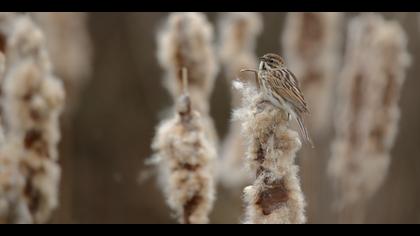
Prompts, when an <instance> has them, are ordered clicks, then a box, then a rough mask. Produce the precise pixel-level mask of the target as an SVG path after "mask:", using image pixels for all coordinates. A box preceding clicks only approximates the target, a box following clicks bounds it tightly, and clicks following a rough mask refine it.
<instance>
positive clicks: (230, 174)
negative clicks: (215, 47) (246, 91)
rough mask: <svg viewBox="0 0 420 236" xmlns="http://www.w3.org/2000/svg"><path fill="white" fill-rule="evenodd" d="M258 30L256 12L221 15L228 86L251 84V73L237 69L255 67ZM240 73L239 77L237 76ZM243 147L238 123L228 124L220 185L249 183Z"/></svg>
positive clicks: (237, 100)
mask: <svg viewBox="0 0 420 236" xmlns="http://www.w3.org/2000/svg"><path fill="white" fill-rule="evenodd" d="M261 31H262V19H261V15H260V14H259V13H256V12H230V13H224V14H223V15H222V16H221V20H220V36H221V39H220V45H219V55H220V59H221V62H222V63H223V65H224V67H225V77H226V79H227V81H228V84H231V83H232V81H233V79H235V78H236V77H237V76H241V78H243V79H246V80H247V81H254V79H255V78H254V77H255V75H254V74H250V73H243V74H240V73H239V72H240V70H242V69H248V68H257V63H258V62H257V60H256V58H257V56H256V55H255V46H256V41H257V37H258V35H259V34H260V33H261ZM239 74H240V75H239ZM231 94H232V107H236V106H238V105H240V93H239V92H238V91H237V90H236V89H233V87H232V93H231ZM244 155H245V145H244V142H243V140H242V136H241V134H240V122H238V121H232V123H231V124H230V127H229V131H228V134H227V136H226V139H225V140H224V142H223V147H222V154H221V156H222V159H221V163H220V164H219V167H218V168H217V169H218V171H219V177H220V178H221V183H222V184H224V185H225V186H226V187H228V188H229V189H232V188H233V187H240V188H241V187H243V186H245V185H247V184H249V183H251V182H252V175H250V173H249V172H248V171H247V170H246V168H244V165H243V158H244Z"/></svg>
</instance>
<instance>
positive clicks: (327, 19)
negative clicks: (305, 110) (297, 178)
mask: <svg viewBox="0 0 420 236" xmlns="http://www.w3.org/2000/svg"><path fill="white" fill-rule="evenodd" d="M342 21H343V13H337V12H292V13H287V17H286V25H285V30H284V32H283V34H282V45H283V49H284V54H285V58H286V61H287V64H288V66H289V67H290V69H291V70H292V71H294V72H295V74H296V76H297V77H298V78H300V81H301V83H302V90H303V92H304V94H305V96H306V98H308V100H309V101H311V102H310V107H311V117H310V119H309V120H308V121H309V126H310V127H311V130H313V132H314V133H317V134H322V133H325V131H326V130H327V127H328V125H330V124H331V122H332V121H331V118H332V116H329V114H331V107H332V106H331V105H332V101H333V99H332V95H333V91H334V90H333V86H334V81H335V78H336V76H337V69H338V66H339V59H340V58H341V53H340V42H341V34H342V32H341V28H342Z"/></svg>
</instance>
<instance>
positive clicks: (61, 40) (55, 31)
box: [31, 12, 92, 112]
mask: <svg viewBox="0 0 420 236" xmlns="http://www.w3.org/2000/svg"><path fill="white" fill-rule="evenodd" d="M31 16H32V17H33V19H34V21H35V22H36V23H37V24H38V25H39V27H40V28H41V30H42V31H43V32H44V35H45V40H46V45H47V49H48V52H49V54H50V56H51V61H52V62H53V64H54V74H57V76H59V77H60V78H61V79H62V80H63V82H64V87H65V89H66V94H68V97H69V98H71V99H67V101H66V112H72V111H73V110H74V109H75V106H76V105H77V102H78V101H77V99H78V98H79V97H80V96H79V94H80V92H81V90H82V89H83V87H84V86H85V85H86V84H87V82H88V79H89V77H90V75H91V70H92V65H91V64H92V63H91V61H92V46H91V42H90V37H89V32H88V29H87V23H88V22H87V20H88V15H87V13H85V12H34V13H31Z"/></svg>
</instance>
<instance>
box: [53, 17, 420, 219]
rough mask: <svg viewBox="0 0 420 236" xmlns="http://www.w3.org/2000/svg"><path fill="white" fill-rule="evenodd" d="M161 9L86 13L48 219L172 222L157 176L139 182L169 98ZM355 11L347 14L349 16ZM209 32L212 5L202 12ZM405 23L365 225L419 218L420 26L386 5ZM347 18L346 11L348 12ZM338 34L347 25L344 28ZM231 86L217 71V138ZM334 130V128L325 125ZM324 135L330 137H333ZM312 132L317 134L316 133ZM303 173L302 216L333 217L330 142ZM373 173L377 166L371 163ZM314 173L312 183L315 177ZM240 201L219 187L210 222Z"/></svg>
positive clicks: (266, 48) (270, 34) (237, 209)
mask: <svg viewBox="0 0 420 236" xmlns="http://www.w3.org/2000/svg"><path fill="white" fill-rule="evenodd" d="M167 14H168V13H89V20H88V24H89V25H88V27H89V31H90V36H91V40H92V44H93V51H94V59H93V60H94V61H93V68H92V70H93V73H92V77H91V80H90V82H89V84H87V86H86V87H85V89H84V90H83V92H82V93H81V97H80V104H79V106H78V109H77V110H76V112H75V114H74V115H73V117H72V119H71V120H69V122H68V123H67V124H64V125H63V128H62V129H63V133H62V134H63V135H62V141H61V144H60V162H61V164H62V171H63V178H62V183H61V196H60V201H61V204H60V207H59V209H58V210H57V211H56V212H55V214H54V216H53V220H52V222H53V223H176V221H175V220H174V218H172V217H171V215H170V211H169V209H168V207H167V206H166V204H165V201H164V198H163V196H162V194H161V192H160V190H159V189H158V187H157V185H156V183H155V179H154V178H149V179H147V180H146V181H140V179H141V178H140V177H141V176H142V172H143V171H144V169H145V165H144V161H145V159H146V158H148V157H149V156H150V155H151V149H150V143H151V139H152V137H153V136H154V131H155V126H156V125H157V124H158V122H159V120H160V119H161V118H162V117H163V116H162V115H163V113H162V112H163V111H164V109H165V108H167V107H168V106H170V105H171V100H170V97H169V95H168V93H167V92H166V90H164V88H163V86H162V83H161V81H162V76H163V72H162V70H161V69H160V67H159V65H158V63H157V59H156V40H155V39H156V32H157V29H158V28H159V26H160V25H161V24H162V23H163V21H164V20H165V17H166V16H167ZM355 14H356V13H346V16H347V18H349V17H351V16H354V15H355ZM207 15H208V17H209V19H210V21H211V22H213V23H214V27H215V33H216V38H217V37H218V35H217V24H216V23H217V17H218V14H217V13H207ZM384 15H385V16H386V17H387V18H389V19H391V18H396V19H398V20H399V21H400V22H401V24H402V25H403V26H404V29H405V30H406V32H407V34H408V39H409V42H408V43H409V52H410V53H411V55H412V66H411V67H410V68H409V71H408V77H407V80H406V82H405V84H404V88H403V92H402V97H401V100H400V104H401V110H402V116H401V120H400V130H399V134H398V138H397V140H396V143H395V146H394V149H393V151H392V155H393V159H392V163H391V166H390V170H389V175H388V177H387V179H386V181H385V183H384V185H383V187H382V188H381V189H380V190H379V191H378V192H377V194H376V195H375V196H374V197H373V199H371V201H370V204H369V209H368V214H367V217H366V222H367V223H420V184H419V183H420V181H419V179H420V145H419V144H420V141H419V140H420V122H419V121H420V92H419V89H420V80H419V79H418V78H417V76H416V75H417V74H420V69H419V68H420V67H419V66H418V61H419V59H420V58H419V57H420V46H419V45H418V44H417V42H418V41H419V40H420V38H419V36H420V25H419V19H418V16H417V14H416V13H407V14H403V13H386V14H384ZM284 16H285V14H284V13H263V19H264V30H263V33H262V34H261V36H260V37H259V38H258V47H257V54H258V55H261V54H263V53H265V52H280V53H281V45H280V38H279V37H280V33H281V32H282V29H283V25H284ZM347 20H348V19H347ZM343 31H344V32H345V30H343ZM229 93H230V85H229V84H228V83H227V82H226V80H225V79H224V78H223V74H222V73H219V76H218V79H217V81H216V85H215V89H214V92H213V96H212V100H211V102H212V107H211V114H212V116H213V118H214V120H215V123H216V126H217V131H218V134H219V137H220V138H221V139H223V137H224V135H225V134H226V131H227V127H228V125H229V119H230V95H229ZM331 134H332V133H331ZM331 134H330V135H331ZM315 139H316V137H315ZM321 150H323V151H322V153H324V156H325V157H323V158H320V159H319V161H320V162H321V163H320V164H319V165H317V166H323V167H322V168H317V169H315V170H311V175H317V178H312V177H313V176H308V175H305V173H304V172H305V169H302V170H301V174H302V176H303V177H302V186H303V191H304V194H305V197H306V198H307V201H308V207H307V211H308V212H307V215H308V222H309V223H336V222H337V220H336V217H335V214H334V212H333V209H332V201H333V197H332V195H331V194H332V191H331V182H330V181H329V179H328V178H327V174H326V160H328V158H329V147H328V146H327V145H326V146H325V147H322V148H321ZM372 171H375V170H372ZM314 179H316V181H314ZM242 213H243V210H242V200H241V199H240V192H239V193H237V194H232V193H230V192H228V191H226V190H224V189H222V188H219V189H218V193H217V201H216V203H215V208H214V210H213V212H212V216H211V223H239V222H240V219H241V215H242Z"/></svg>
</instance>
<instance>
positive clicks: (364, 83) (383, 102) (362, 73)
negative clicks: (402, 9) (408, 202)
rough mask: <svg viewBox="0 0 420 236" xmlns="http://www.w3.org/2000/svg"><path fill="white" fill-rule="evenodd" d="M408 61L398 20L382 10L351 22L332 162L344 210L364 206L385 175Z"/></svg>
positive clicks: (355, 219) (360, 215) (403, 36)
mask: <svg viewBox="0 0 420 236" xmlns="http://www.w3.org/2000/svg"><path fill="white" fill-rule="evenodd" d="M409 62H410V57H409V55H408V53H407V39H406V35H405V33H404V31H403V29H402V28H401V26H400V25H399V24H398V23H397V22H395V21H386V20H384V19H383V18H382V17H381V16H380V15H378V14H362V15H360V16H358V17H355V18H354V19H353V20H352V21H351V22H350V25H349V31H348V45H347V48H346V57H345V67H344V68H343V71H342V74H341V78H340V81H339V82H340V83H339V87H338V94H339V97H338V103H337V113H336V124H335V130H336V137H335V140H334V142H333V144H332V157H331V160H330V163H329V173H330V175H331V177H332V178H333V179H334V180H335V182H336V184H337V187H338V189H337V190H338V192H339V207H340V209H343V208H345V207H348V208H351V206H352V205H354V204H357V205H359V206H361V205H363V206H364V205H365V203H366V201H367V200H368V199H369V198H370V197H371V196H372V195H373V194H374V193H375V192H376V191H377V190H378V189H379V187H380V186H381V184H382V183H383V181H384V178H385V177H386V174H387V171H388V167H389V163H390V151H391V148H392V146H393V144H394V140H395V137H396V133H397V128H398V119H399V116H400V112H399V108H398V99H399V96H400V91H401V86H402V84H403V82H404V79H405V70H406V68H407V66H408V65H409ZM359 211H361V212H357V213H355V214H357V215H353V216H352V217H356V218H353V219H349V220H352V221H358V222H360V221H361V220H363V211H364V209H360V210H359ZM344 220H347V219H344Z"/></svg>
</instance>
